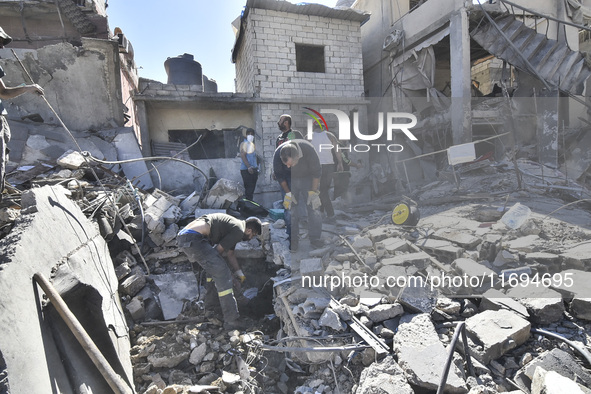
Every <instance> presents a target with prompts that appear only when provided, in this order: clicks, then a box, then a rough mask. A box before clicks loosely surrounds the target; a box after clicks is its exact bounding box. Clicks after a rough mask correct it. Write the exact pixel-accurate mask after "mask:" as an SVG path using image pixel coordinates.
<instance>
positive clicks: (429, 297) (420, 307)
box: [392, 281, 437, 313]
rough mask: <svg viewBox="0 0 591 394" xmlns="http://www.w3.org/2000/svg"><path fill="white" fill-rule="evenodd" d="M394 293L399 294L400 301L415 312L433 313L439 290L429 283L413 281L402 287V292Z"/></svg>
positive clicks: (407, 308)
mask: <svg viewBox="0 0 591 394" xmlns="http://www.w3.org/2000/svg"><path fill="white" fill-rule="evenodd" d="M392 295H393V296H397V297H398V302H400V303H401V304H402V306H403V307H404V308H405V309H406V310H409V311H411V312H413V313H431V312H433V309H434V308H435V305H436V303H437V292H435V291H432V290H431V289H430V287H428V286H427V285H424V286H421V285H419V284H418V283H417V282H413V281H411V282H409V284H408V285H407V286H406V287H404V288H403V289H402V293H399V292H397V293H396V294H392Z"/></svg>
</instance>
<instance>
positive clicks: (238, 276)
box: [234, 270, 246, 283]
mask: <svg viewBox="0 0 591 394" xmlns="http://www.w3.org/2000/svg"><path fill="white" fill-rule="evenodd" d="M234 276H235V277H236V279H238V280H239V281H240V283H244V281H245V280H246V276H244V272H242V270H238V271H236V272H234Z"/></svg>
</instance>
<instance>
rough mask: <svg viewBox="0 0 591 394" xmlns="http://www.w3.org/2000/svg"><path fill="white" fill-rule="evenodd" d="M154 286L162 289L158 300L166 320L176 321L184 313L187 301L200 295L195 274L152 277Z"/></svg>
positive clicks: (185, 273)
mask: <svg viewBox="0 0 591 394" xmlns="http://www.w3.org/2000/svg"><path fill="white" fill-rule="evenodd" d="M150 278H151V279H152V280H154V284H155V285H156V286H158V288H159V289H160V293H159V294H158V298H159V299H160V305H161V307H162V313H163V315H164V320H170V319H176V318H177V316H178V315H179V314H180V313H181V312H182V310H183V305H184V303H185V302H186V301H187V300H192V299H194V298H196V297H197V296H198V295H199V285H198V284H197V279H196V278H195V274H193V272H192V271H191V272H183V273H178V274H161V275H150Z"/></svg>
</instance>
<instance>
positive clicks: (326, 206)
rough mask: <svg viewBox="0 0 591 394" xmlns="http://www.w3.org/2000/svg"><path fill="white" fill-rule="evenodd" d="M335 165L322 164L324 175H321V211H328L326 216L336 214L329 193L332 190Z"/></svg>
mask: <svg viewBox="0 0 591 394" xmlns="http://www.w3.org/2000/svg"><path fill="white" fill-rule="evenodd" d="M334 169H335V165H334V164H323V165H322V175H321V176H320V187H319V191H320V202H321V203H322V206H321V207H320V211H324V212H326V216H328V217H331V216H334V209H333V208H332V201H331V200H330V196H329V195H328V191H329V190H330V185H331V184H332V175H333V174H334Z"/></svg>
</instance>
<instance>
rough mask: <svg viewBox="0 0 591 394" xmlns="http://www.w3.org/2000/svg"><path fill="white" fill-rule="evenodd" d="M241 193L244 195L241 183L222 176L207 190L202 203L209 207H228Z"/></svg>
mask: <svg viewBox="0 0 591 394" xmlns="http://www.w3.org/2000/svg"><path fill="white" fill-rule="evenodd" d="M242 195H244V186H243V185H242V183H240V182H236V181H233V180H230V179H225V178H222V179H220V180H218V181H217V182H216V183H215V185H213V186H212V188H211V189H210V190H209V192H208V193H207V197H206V198H205V201H204V202H203V204H204V206H205V207H208V208H211V209H223V208H228V207H229V206H230V205H231V204H232V203H233V202H234V201H236V200H238V199H239V198H240V197H241V196H242Z"/></svg>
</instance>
